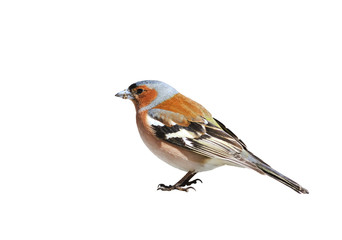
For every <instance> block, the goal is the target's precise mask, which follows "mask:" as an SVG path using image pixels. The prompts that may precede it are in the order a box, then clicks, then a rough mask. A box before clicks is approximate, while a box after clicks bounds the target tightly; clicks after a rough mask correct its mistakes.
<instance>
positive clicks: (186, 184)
mask: <svg viewBox="0 0 342 240" xmlns="http://www.w3.org/2000/svg"><path fill="white" fill-rule="evenodd" d="M197 182H201V183H203V182H202V180H201V179H199V178H197V179H195V180H192V181H189V182H187V183H184V184H183V185H181V186H190V185H191V184H196V183H197Z"/></svg>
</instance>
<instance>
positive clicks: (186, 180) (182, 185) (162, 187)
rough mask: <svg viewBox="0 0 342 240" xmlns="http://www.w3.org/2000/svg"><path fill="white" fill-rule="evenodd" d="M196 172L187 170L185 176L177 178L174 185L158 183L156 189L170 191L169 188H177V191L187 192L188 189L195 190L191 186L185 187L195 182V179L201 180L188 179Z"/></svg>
mask: <svg viewBox="0 0 342 240" xmlns="http://www.w3.org/2000/svg"><path fill="white" fill-rule="evenodd" d="M195 174H196V172H194V171H189V172H187V174H185V176H184V177H183V178H182V179H181V180H179V181H178V182H177V183H176V184H175V185H169V186H166V185H165V184H159V185H158V189H157V190H162V191H171V190H179V191H185V192H187V191H188V190H189V189H193V190H195V188H193V187H185V186H190V185H191V184H195V183H196V182H197V181H200V182H202V181H201V180H200V179H195V180H193V181H190V179H191V178H192V177H193V176H194V175H195Z"/></svg>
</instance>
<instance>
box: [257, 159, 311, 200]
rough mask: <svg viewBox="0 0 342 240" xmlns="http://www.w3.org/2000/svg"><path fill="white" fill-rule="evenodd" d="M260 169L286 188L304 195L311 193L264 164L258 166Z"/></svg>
mask: <svg viewBox="0 0 342 240" xmlns="http://www.w3.org/2000/svg"><path fill="white" fill-rule="evenodd" d="M257 166H258V168H260V169H261V170H262V171H263V172H264V173H265V174H266V175H268V176H270V177H271V178H274V179H275V180H277V181H279V182H281V183H282V184H285V185H286V186H288V187H290V188H292V189H293V190H295V191H296V192H297V193H303V194H308V193H309V191H308V190H306V189H305V188H303V187H302V186H301V185H299V184H298V183H296V182H295V181H293V180H291V179H290V178H288V177H286V176H284V175H283V174H281V173H280V172H278V171H276V170H274V169H273V168H271V167H270V166H267V165H265V164H263V163H260V164H257Z"/></svg>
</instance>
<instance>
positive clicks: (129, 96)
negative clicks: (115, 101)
mask: <svg viewBox="0 0 342 240" xmlns="http://www.w3.org/2000/svg"><path fill="white" fill-rule="evenodd" d="M115 97H121V98H123V99H134V97H133V95H132V93H131V92H130V91H128V90H127V89H125V90H123V91H121V92H118V93H117V94H115Z"/></svg>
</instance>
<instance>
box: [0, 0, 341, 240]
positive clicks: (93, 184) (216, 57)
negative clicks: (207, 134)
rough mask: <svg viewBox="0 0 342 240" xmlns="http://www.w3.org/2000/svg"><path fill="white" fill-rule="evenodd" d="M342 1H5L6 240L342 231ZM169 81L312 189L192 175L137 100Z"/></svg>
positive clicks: (0, 55)
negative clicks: (145, 86) (133, 88)
mask: <svg viewBox="0 0 342 240" xmlns="http://www.w3.org/2000/svg"><path fill="white" fill-rule="evenodd" d="M338 2H339V1H298V0H296V1H234V2H233V1H198V0H197V1H185V0H183V1H161V0H159V1H71V0H68V1H1V4H0V26H1V28H0V34H1V38H0V42H1V44H0V51H1V52H0V61H1V62H0V64H1V65H0V68H1V69H0V79H1V83H0V84H1V85H0V107H1V108H0V114H1V118H0V122H1V123H0V128H1V129H0V141H1V142H0V148H1V149H0V158H1V159H0V239H2V240H7V239H35V240H36V239H82V240H83V239H252V238H253V239H310V238H311V239H312V238H314V237H315V239H318V238H319V239H323V238H324V239H341V231H340V228H341V213H342V212H341V202H342V198H341V182H342V178H341V161H342V158H341V133H342V131H341V122H342V119H341V102H342V97H341V85H340V83H341V79H342V78H341V77H342V74H341V66H342V59H341V56H342V49H341V45H342V44H341V43H342V37H341V29H342V28H341V27H342V26H341V25H342V24H341V23H342V17H341V12H342V9H341V6H340V5H339V4H338ZM144 79H157V80H162V81H165V82H167V83H168V84H170V85H172V86H174V87H175V88H176V89H177V90H179V91H180V92H181V93H183V94H185V95H186V96H189V97H191V98H192V99H194V100H196V101H198V102H200V103H201V104H202V105H204V106H205V107H207V109H209V111H210V112H211V113H212V114H213V115H214V116H215V117H216V118H218V119H219V120H221V121H222V122H224V123H225V124H226V125H227V126H228V127H229V128H230V129H231V130H233V131H234V132H235V133H236V134H237V135H238V136H239V137H240V138H241V139H242V140H243V141H244V142H245V143H246V144H247V146H248V147H249V149H250V150H251V151H252V152H254V153H255V154H256V155H258V156H259V157H260V158H262V159H263V160H264V161H266V162H267V163H269V164H270V165H271V166H273V167H274V168H275V169H277V170H279V171H280V172H282V173H284V174H286V175H288V176H289V177H291V178H293V179H294V180H295V181H298V182H299V183H301V184H302V185H303V186H304V187H306V188H308V189H309V191H310V194H309V195H299V194H297V193H295V192H294V191H292V190H291V189H289V188H287V187H286V186H284V185H282V184H280V183H278V182H276V181H274V180H273V179H271V178H268V177H265V176H262V175H259V174H257V173H255V172H253V171H251V170H247V169H240V168H233V167H221V168H218V169H216V170H213V171H209V172H204V173H200V174H198V175H197V177H199V178H201V179H202V180H203V184H197V185H196V186H195V187H196V189H197V191H196V192H195V191H191V192H189V193H184V192H176V191H174V192H161V191H156V189H157V185H158V184H159V183H165V184H172V183H175V182H176V181H178V180H179V179H180V178H181V177H182V176H183V175H184V172H181V171H179V170H177V169H174V168H172V167H170V166H168V165H167V164H165V163H164V162H162V161H160V160H158V159H157V158H156V157H155V156H153V155H152V153H150V152H149V150H148V149H147V148H146V147H145V146H144V144H143V143H142V141H141V140H140V138H139V136H138V132H137V129H136V125H135V110H134V107H133V105H132V103H130V102H129V101H124V100H122V99H119V98H115V97H114V94H115V93H116V92H118V91H121V90H123V89H124V88H127V87H128V86H129V85H130V84H131V83H134V82H136V81H139V80H144Z"/></svg>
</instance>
